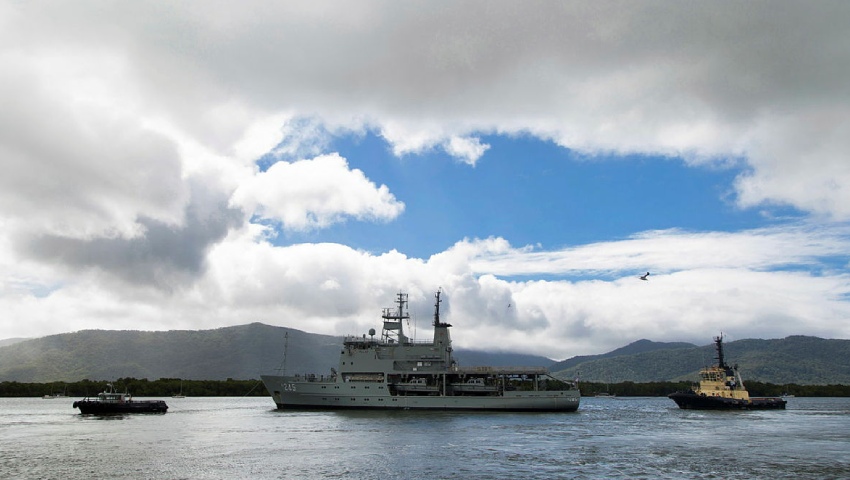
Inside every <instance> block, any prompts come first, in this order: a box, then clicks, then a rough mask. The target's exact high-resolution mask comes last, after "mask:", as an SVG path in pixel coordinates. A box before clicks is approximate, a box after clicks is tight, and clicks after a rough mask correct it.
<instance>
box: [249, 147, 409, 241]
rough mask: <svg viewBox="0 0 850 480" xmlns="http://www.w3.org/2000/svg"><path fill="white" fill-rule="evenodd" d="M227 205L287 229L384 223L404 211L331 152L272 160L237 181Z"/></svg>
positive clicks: (384, 189) (382, 188) (383, 189)
mask: <svg viewBox="0 0 850 480" xmlns="http://www.w3.org/2000/svg"><path fill="white" fill-rule="evenodd" d="M233 201H234V203H235V204H237V205H240V206H242V207H244V208H246V209H247V210H249V211H253V212H255V213H256V214H258V215H260V216H262V217H263V218H266V219H271V220H279V221H281V222H283V226H284V228H286V229H291V230H309V229H314V228H323V227H327V226H329V225H331V224H333V223H336V222H340V221H344V220H345V218H346V217H352V218H357V219H369V220H379V221H388V220H392V219H394V218H395V217H397V216H398V215H400V214H401V212H402V211H403V210H404V203H402V202H399V201H398V200H396V198H395V196H393V194H392V193H390V191H389V188H387V186H386V185H381V186H380V187H377V186H375V184H374V183H372V182H371V181H369V179H367V178H366V176H365V175H364V174H363V172H362V171H361V170H357V169H354V170H352V169H349V168H348V162H346V160H345V159H344V158H342V157H340V156H339V155H337V154H333V155H322V156H320V157H316V158H314V159H312V160H300V161H297V162H293V163H288V162H277V163H275V164H274V165H272V166H271V167H270V168H269V169H268V170H267V171H265V172H260V173H257V175H256V176H255V177H254V178H253V179H251V180H249V181H247V182H245V183H243V184H242V185H241V186H240V187H239V188H238V189H237V190H236V192H235V193H234V194H233Z"/></svg>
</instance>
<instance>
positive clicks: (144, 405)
mask: <svg viewBox="0 0 850 480" xmlns="http://www.w3.org/2000/svg"><path fill="white" fill-rule="evenodd" d="M73 408H79V409H80V413H82V414H85V415H88V414H97V415H108V414H115V413H165V412H167V411H168V405H166V404H165V402H164V401H162V400H143V401H136V400H133V401H129V402H125V403H104V402H99V401H97V400H80V401H77V402H74V405H73Z"/></svg>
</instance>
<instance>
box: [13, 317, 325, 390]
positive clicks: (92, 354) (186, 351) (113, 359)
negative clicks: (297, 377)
mask: <svg viewBox="0 0 850 480" xmlns="http://www.w3.org/2000/svg"><path fill="white" fill-rule="evenodd" d="M287 333H288V334H289V335H288V339H287V338H286V334H287ZM340 341H341V339H340V337H335V336H328V335H317V334H311V333H305V332H302V331H300V330H295V329H290V328H283V327H273V326H269V325H264V324H262V323H252V324H249V325H241V326H236V327H226V328H219V329H215V330H198V331H194V330H172V331H166V332H141V331H132V330H131V331H115V330H84V331H80V332H75V333H65V334H60V335H51V336H48V337H42V338H37V339H32V340H26V341H23V342H19V343H15V344H13V345H8V346H5V347H0V381H2V380H10V381H12V380H14V381H21V382H53V381H76V380H82V379H91V380H109V379H114V378H122V377H123V378H127V377H132V378H148V379H158V378H185V379H197V380H225V379H227V378H234V379H251V378H259V376H260V375H261V374H265V373H273V372H274V371H275V370H277V369H278V368H280V367H281V366H282V363H283V360H284V355H283V353H284V345H287V352H288V353H287V355H286V361H287V365H286V370H287V371H291V372H317V373H319V372H326V371H330V368H331V367H332V366H335V365H336V359H337V357H338V355H339V346H340Z"/></svg>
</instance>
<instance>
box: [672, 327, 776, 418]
mask: <svg viewBox="0 0 850 480" xmlns="http://www.w3.org/2000/svg"><path fill="white" fill-rule="evenodd" d="M714 345H715V348H716V349H717V365H714V366H711V367H707V368H703V369H702V370H700V372H699V377H700V380H699V385H694V388H693V389H691V390H688V391H685V392H676V393H671V394H670V395H668V398H670V399H672V400H673V401H674V402H676V405H678V406H679V408H683V409H693V410H764V409H784V408H785V404H786V403H787V402H786V401H785V400H783V399H782V398H779V397H751V396H750V394H749V393H748V392H747V389H746V387H744V381H743V380H741V374H740V373H738V365H735V366H734V367H730V366H729V365H727V364H726V361H725V359H724V357H723V334H722V333H721V334H720V336H718V337H714Z"/></svg>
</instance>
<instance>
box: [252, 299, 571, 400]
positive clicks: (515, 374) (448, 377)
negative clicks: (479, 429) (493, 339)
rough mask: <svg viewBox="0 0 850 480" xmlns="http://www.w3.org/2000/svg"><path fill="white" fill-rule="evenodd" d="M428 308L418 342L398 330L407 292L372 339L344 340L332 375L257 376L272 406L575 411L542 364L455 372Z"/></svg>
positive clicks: (445, 329)
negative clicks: (428, 328) (428, 323)
mask: <svg viewBox="0 0 850 480" xmlns="http://www.w3.org/2000/svg"><path fill="white" fill-rule="evenodd" d="M440 301H441V300H440V292H439V291H438V292H437V294H436V303H435V304H434V322H433V326H434V337H433V339H432V340H430V341H425V342H417V341H414V340H412V339H410V338H408V337H407V336H406V335H405V333H404V326H403V322H404V321H406V320H408V319H409V318H410V316H409V314H408V312H407V294H404V293H399V294H398V298H397V299H396V304H397V309H396V310H393V309H390V308H387V309H384V313H383V315H382V318H383V325H384V326H383V330H382V332H381V337H380V339H379V340H376V339H375V338H374V335H375V330H374V329H371V330H370V331H369V338H367V337H366V335H363V336H362V338H361V337H346V338H345V339H344V341H343V349H342V351H341V353H340V358H339V367H338V368H339V370H338V371H337V370H336V369H332V370H331V373H330V375H327V376H325V375H315V374H309V375H285V374H284V375H262V376H261V378H262V380H263V383H264V384H265V386H266V389H267V390H268V391H269V394H271V396H272V399H273V400H274V402H275V405H277V408H279V409H289V408H319V409H349V408H359V409H432V410H504V411H567V412H569V411H575V410H577V409H578V406H579V401H580V398H581V394H580V393H579V390H578V388H577V387H576V385H575V384H571V383H567V382H564V381H561V380H558V379H556V378H554V377H552V376H550V375H549V372H548V370H547V369H546V368H543V367H508V368H496V367H462V366H460V365H458V364H457V362H456V361H455V359H454V358H453V356H452V341H451V336H450V335H449V328H450V327H451V325H449V324H448V323H445V322H443V321H441V320H440Z"/></svg>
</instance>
